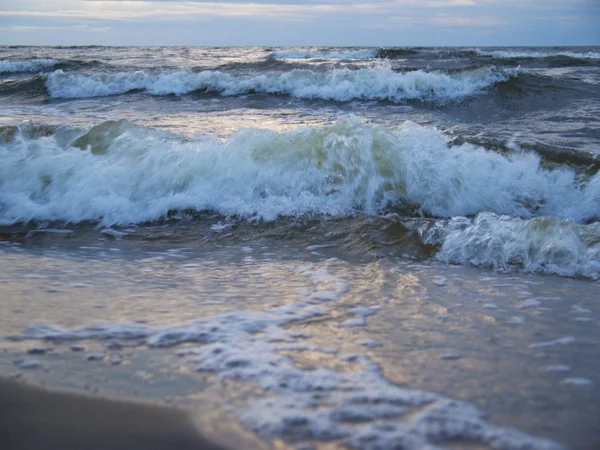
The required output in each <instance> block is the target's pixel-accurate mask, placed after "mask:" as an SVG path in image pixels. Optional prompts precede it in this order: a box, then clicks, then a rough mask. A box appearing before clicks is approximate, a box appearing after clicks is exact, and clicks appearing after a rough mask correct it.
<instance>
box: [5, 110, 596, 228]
mask: <svg viewBox="0 0 600 450" xmlns="http://www.w3.org/2000/svg"><path fill="white" fill-rule="evenodd" d="M0 137H2V138H3V140H4V143H3V144H1V145H0V158H1V160H2V165H1V166H0V185H1V187H2V189H1V190H0V223H3V224H13V223H24V222H28V221H31V220H38V221H40V220H62V221H67V222H74V223H77V222H81V221H88V220H89V221H99V222H101V223H103V224H106V225H110V224H128V223H139V222H144V221H151V220H156V219H159V218H161V217H164V216H166V215H167V214H168V213H169V212H170V211H173V210H177V211H181V210H188V209H192V210H196V211H202V210H211V211H216V212H218V213H220V214H223V215H227V216H238V217H244V218H248V219H251V220H255V219H264V220H274V219H275V218H277V217H280V216H298V215H303V214H325V215H332V216H343V215H348V214H353V213H355V212H365V213H368V214H377V213H381V212H386V211H390V210H392V211H407V210H411V211H415V210H416V211H420V212H421V213H422V214H430V215H433V216H438V217H453V216H463V215H473V214H477V213H479V212H484V211H489V212H493V213H497V214H511V215H515V216H521V217H526V218H528V217H535V216H555V217H559V218H563V219H567V218H569V219H572V220H574V221H576V222H583V221H587V220H593V219H597V218H598V214H599V212H600V174H596V175H594V176H592V177H588V178H581V177H582V175H577V174H576V173H575V172H574V171H573V170H572V169H570V168H569V167H557V168H554V169H544V168H543V167H542V166H541V161H540V157H539V156H538V155H536V154H533V153H518V152H517V153H514V154H512V155H508V156H503V155H500V154H498V153H495V152H492V151H489V150H486V149H485V148H482V147H477V146H474V145H471V144H463V145H454V146H451V147H450V146H449V145H448V142H447V139H446V136H445V135H444V134H442V133H440V132H438V131H437V130H434V129H428V128H424V127H422V126H419V125H416V124H414V123H411V122H406V123H404V124H403V125H402V126H400V127H399V128H398V129H397V130H390V129H387V128H384V127H382V126H378V125H373V124H369V123H364V122H363V121H362V120H360V119H358V118H356V117H348V118H344V119H340V120H339V121H338V122H337V123H335V124H333V125H328V126H321V127H305V128H299V129H296V130H294V131H291V132H287V133H277V132H273V131H269V130H264V129H245V130H241V131H238V132H236V133H235V134H234V135H233V136H232V137H231V138H230V139H229V140H227V141H225V142H222V141H219V140H218V139H216V138H212V137H199V138H197V139H195V140H186V139H184V138H182V137H180V136H176V135H173V134H170V133H166V132H161V131H157V130H153V129H148V128H142V127H138V126H134V125H132V124H130V123H128V122H126V121H120V122H104V123H102V124H100V125H98V126H95V127H92V128H91V129H89V130H88V131H87V132H86V131H82V130H73V129H66V128H61V127H59V128H56V129H55V128H52V127H47V126H45V127H44V126H38V127H35V126H32V125H30V126H23V127H21V128H18V129H15V128H11V129H5V130H4V132H3V134H2V136H0Z"/></svg>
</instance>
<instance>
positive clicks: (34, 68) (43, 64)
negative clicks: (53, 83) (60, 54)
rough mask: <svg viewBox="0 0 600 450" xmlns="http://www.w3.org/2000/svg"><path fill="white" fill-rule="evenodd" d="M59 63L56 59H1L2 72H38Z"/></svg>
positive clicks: (0, 71)
mask: <svg viewBox="0 0 600 450" xmlns="http://www.w3.org/2000/svg"><path fill="white" fill-rule="evenodd" d="M57 64H58V61H56V60H54V59H26V60H22V61H9V60H0V73H17V72H38V71H40V70H45V69H51V68H52V67H54V66H56V65H57Z"/></svg>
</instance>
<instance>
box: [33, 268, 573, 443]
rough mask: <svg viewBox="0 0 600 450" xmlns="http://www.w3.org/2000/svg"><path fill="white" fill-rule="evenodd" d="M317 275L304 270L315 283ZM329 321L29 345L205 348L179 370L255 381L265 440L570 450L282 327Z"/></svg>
mask: <svg viewBox="0 0 600 450" xmlns="http://www.w3.org/2000/svg"><path fill="white" fill-rule="evenodd" d="M316 272H317V271H314V270H312V269H306V270H304V273H305V274H306V275H307V276H309V277H310V276H311V274H312V273H316ZM318 278H320V277H318ZM327 315H329V313H328V312H327V311H325V310H322V309H321V308H320V307H318V306H313V305H307V304H302V303H298V304H291V305H285V306H280V307H276V308H272V309H267V310H264V311H253V312H251V311H234V312H230V313H224V314H220V315H217V316H213V317H204V318H201V319H198V320H196V321H193V322H188V323H181V324H170V325H161V326H147V325H142V324H119V323H112V324H104V325H96V326H88V327H82V328H78V329H70V330H69V329H63V328H60V327H56V326H53V325H37V326H32V327H29V328H28V330H27V332H26V335H25V336H23V337H24V338H31V339H48V338H49V339H60V340H65V339H67V340H72V339H115V338H116V339H123V338H144V339H145V342H146V344H147V345H148V346H150V347H157V346H158V347H164V346H175V345H178V344H181V343H186V342H195V343H199V344H201V345H199V346H196V347H186V348H183V349H179V350H177V351H176V354H177V355H178V356H180V357H182V358H183V359H182V362H181V364H182V365H184V366H188V365H193V366H194V368H195V370H196V371H199V372H209V373H213V374H215V375H216V376H217V377H219V378H220V379H221V380H235V381H237V382H254V383H257V385H258V386H259V387H260V388H262V390H263V391H266V392H268V393H269V395H268V397H267V396H265V395H261V396H260V397H259V398H249V399H248V400H249V401H248V403H247V404H246V405H243V406H241V408H240V409H239V410H238V411H236V413H237V415H238V418H239V420H240V421H241V422H242V423H244V424H246V425H248V426H249V427H251V428H252V429H253V430H255V431H256V432H257V433H259V434H260V435H261V436H264V437H266V438H273V437H277V438H284V439H287V440H292V441H296V442H297V441H309V440H310V441H314V440H319V441H330V440H332V439H340V440H343V442H344V444H346V445H347V446H348V447H350V448H356V449H361V450H363V449H364V450H371V449H372V450H376V449H381V448H393V447H394V446H397V445H398V443H402V447H403V448H406V449H415V450H417V449H423V448H433V446H434V445H436V448H437V445H438V444H440V443H443V442H444V441H452V440H460V441H461V442H471V443H479V444H484V445H489V446H491V447H493V448H497V449H506V450H512V449H514V450H518V449H524V448H528V449H531V450H562V449H563V447H562V446H561V445H559V444H557V443H554V442H551V441H548V440H544V439H538V438H535V437H531V436H528V435H526V434H524V433H520V432H518V431H516V430H511V429H505V428H501V427H498V426H495V425H492V424H490V423H488V422H486V421H485V418H484V414H482V413H481V412H480V411H479V410H478V409H477V408H476V407H474V406H473V405H472V404H470V403H468V402H464V401H460V400H453V399H450V398H448V397H446V396H444V395H441V394H436V393H433V392H428V391H423V390H418V389H410V388H406V387H399V386H396V385H394V384H392V383H390V382H389V381H388V380H387V379H385V378H384V376H383V375H382V372H381V370H380V368H379V366H378V365H377V364H375V363H374V362H373V361H372V360H371V359H370V358H369V357H368V356H366V355H360V354H352V355H346V354H340V353H339V352H338V350H337V349H329V348H321V347H318V346H315V345H314V344H310V343H308V342H306V341H305V339H307V338H308V337H309V336H308V335H307V334H306V333H303V332H295V331H294V330H293V329H290V328H288V327H284V325H293V324H294V322H298V321H303V320H305V319H307V318H311V317H317V316H327ZM282 351H288V352H289V351H295V352H302V351H313V352H321V353H324V354H328V355H331V358H335V359H339V360H340V361H351V362H352V363H353V364H354V365H353V368H352V369H353V370H351V371H347V370H346V371H338V370H334V369H331V368H327V367H320V368H317V369H315V370H304V369H302V368H299V367H297V365H296V364H295V363H294V360H293V358H292V357H291V356H288V355H286V354H282V353H281V352H282ZM172 369H173V370H177V369H176V368H172ZM255 397H256V396H255Z"/></svg>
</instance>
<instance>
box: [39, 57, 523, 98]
mask: <svg viewBox="0 0 600 450" xmlns="http://www.w3.org/2000/svg"><path fill="white" fill-rule="evenodd" d="M516 73H517V72H516V71H506V70H497V69H495V68H480V69H475V70H468V71H461V72H457V73H451V74H447V73H443V72H435V71H432V72H425V71H422V70H416V71H411V72H405V73H399V72H396V71H394V70H392V69H391V67H390V66H389V65H381V66H377V67H370V68H362V69H358V70H350V69H346V68H343V69H332V70H329V71H327V72H316V71H312V70H307V69H295V70H291V71H289V72H285V73H266V74H263V75H232V74H229V73H226V72H220V71H210V70H207V71H203V72H198V73H194V72H189V71H177V72H160V73H150V72H144V71H137V72H120V73H96V74H91V75H84V74H73V73H68V72H64V71H62V70H57V71H55V72H53V73H51V74H48V75H47V79H46V87H47V89H48V92H49V94H50V96H51V97H53V98H89V97H99V96H108V95H118V94H124V93H126V92H130V91H135V90H142V91H145V92H147V93H149V94H152V95H170V94H174V95H183V94H187V93H190V92H194V91H207V92H215V93H219V94H221V95H224V96H231V95H240V94H251V93H266V94H285V95H291V96H294V97H299V98H308V99H323V100H337V101H349V100H358V99H364V100H388V101H393V102H402V101H407V100H413V99H418V100H426V101H434V102H444V101H454V100H459V99H463V98H465V97H467V96H471V95H475V94H479V93H482V92H484V91H485V90H486V89H487V88H489V87H490V86H493V85H494V84H495V83H498V82H501V81H506V80H508V79H510V77H511V76H514V75H515V74H516Z"/></svg>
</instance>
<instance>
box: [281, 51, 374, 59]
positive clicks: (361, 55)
mask: <svg viewBox="0 0 600 450" xmlns="http://www.w3.org/2000/svg"><path fill="white" fill-rule="evenodd" d="M377 54H378V50H377V49H363V50H276V51H274V52H273V53H271V56H272V57H273V58H276V59H313V58H319V59H369V58H375V57H376V56H377Z"/></svg>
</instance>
